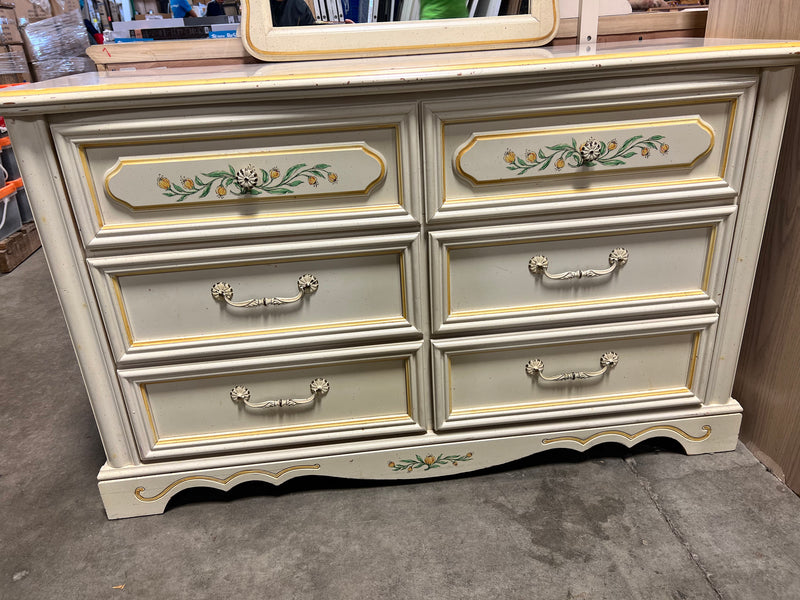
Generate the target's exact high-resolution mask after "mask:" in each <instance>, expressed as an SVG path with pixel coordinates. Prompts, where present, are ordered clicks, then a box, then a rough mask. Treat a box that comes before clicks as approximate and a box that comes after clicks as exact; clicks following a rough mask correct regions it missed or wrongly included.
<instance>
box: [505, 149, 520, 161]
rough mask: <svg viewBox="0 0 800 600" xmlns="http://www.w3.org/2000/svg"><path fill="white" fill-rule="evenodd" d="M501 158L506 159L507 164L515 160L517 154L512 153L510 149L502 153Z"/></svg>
mask: <svg viewBox="0 0 800 600" xmlns="http://www.w3.org/2000/svg"><path fill="white" fill-rule="evenodd" d="M503 160H504V161H506V162H507V163H508V164H511V163H513V162H514V161H515V160H517V155H516V154H514V153H513V152H512V151H511V150H506V153H505V154H503Z"/></svg>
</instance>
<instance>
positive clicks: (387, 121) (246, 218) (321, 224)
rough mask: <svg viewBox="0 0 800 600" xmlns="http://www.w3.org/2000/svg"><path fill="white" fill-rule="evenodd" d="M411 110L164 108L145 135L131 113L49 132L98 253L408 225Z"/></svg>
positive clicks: (411, 213) (146, 122) (143, 124)
mask: <svg viewBox="0 0 800 600" xmlns="http://www.w3.org/2000/svg"><path fill="white" fill-rule="evenodd" d="M413 108H414V107H413V106H411V105H392V106H381V105H377V106H373V107H372V108H366V107H365V108H364V110H363V113H362V111H360V110H358V109H354V108H352V107H348V109H347V110H346V112H343V111H344V110H345V109H344V108H343V107H340V106H331V107H329V110H321V109H320V108H317V107H314V108H311V107H305V108H303V107H298V106H293V107H291V109H290V108H289V107H286V106H280V105H278V106H276V105H271V106H268V107H265V106H263V105H262V106H256V105H253V104H243V105H240V106H223V107H220V108H219V110H218V111H215V112H214V114H213V116H212V115H203V114H202V109H201V110H200V112H199V113H197V114H193V115H192V116H187V111H186V110H174V109H173V110H165V111H164V113H163V116H161V118H160V119H159V122H158V125H157V126H155V125H154V123H153V121H152V118H151V117H150V116H141V117H140V118H138V119H137V118H136V116H137V115H134V116H133V117H131V118H129V119H126V120H124V121H114V120H111V121H107V120H106V119H105V118H104V119H103V122H102V123H94V122H91V121H89V120H87V121H78V122H75V121H74V120H72V121H65V122H64V123H63V124H60V123H57V124H55V125H54V126H53V132H54V139H55V142H56V146H57V149H58V151H59V156H60V159H61V161H62V163H63V164H64V165H65V167H66V168H65V169H64V174H65V181H66V184H67V187H68V189H69V192H70V197H71V199H72V202H73V205H74V207H75V211H76V216H77V217H78V219H79V221H80V222H81V225H82V227H81V232H82V234H83V236H84V241H85V243H86V244H87V245H89V246H90V247H98V248H99V247H103V246H111V245H121V244H131V243H138V242H139V241H140V240H143V239H145V237H143V236H146V239H147V241H148V242H149V243H155V242H158V241H160V240H163V241H170V240H173V239H175V238H178V239H179V240H180V241H186V240H188V239H199V238H202V239H208V237H209V235H211V233H210V230H216V231H215V232H214V235H216V236H220V235H224V232H219V229H220V228H224V229H225V230H226V231H227V232H228V233H231V234H232V233H234V230H238V231H242V230H247V232H248V233H253V232H257V233H259V234H260V235H275V234H280V233H284V232H286V231H298V230H299V231H301V232H302V231H303V230H305V229H308V228H313V229H314V230H317V231H319V230H321V229H326V228H327V229H329V230H331V229H342V228H346V227H347V226H348V225H352V226H355V224H354V221H357V220H359V219H378V220H381V219H388V221H389V222H391V221H392V220H394V222H395V224H397V223H409V222H414V221H416V215H415V213H416V210H415V209H414V208H413V202H412V201H410V200H409V195H411V196H413V197H417V196H418V194H417V193H414V192H413V191H411V193H410V194H409V192H410V190H412V189H413V187H414V186H415V185H416V184H415V183H414V181H413V176H412V175H410V173H409V172H408V171H407V165H413V164H414V162H415V161H416V160H417V158H416V157H417V154H416V150H412V149H411V148H410V146H409V141H408V139H409V135H411V134H412V133H413V135H414V136H416V135H417V134H416V124H415V120H414V119H415V116H414V114H413V112H412V111H413ZM356 113H357V114H359V118H358V119H356V118H355V117H354V116H353V115H354V114H356ZM333 115H345V116H343V117H342V118H336V119H334V118H333ZM348 115H349V116H348ZM362 117H363V118H362ZM414 171H415V170H414V169H413V168H412V169H411V172H414Z"/></svg>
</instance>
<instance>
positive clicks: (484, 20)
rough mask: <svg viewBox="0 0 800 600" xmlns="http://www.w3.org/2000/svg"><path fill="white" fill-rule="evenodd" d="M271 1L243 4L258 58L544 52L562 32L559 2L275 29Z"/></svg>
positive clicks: (246, 32) (250, 47) (538, 0)
mask: <svg viewBox="0 0 800 600" xmlns="http://www.w3.org/2000/svg"><path fill="white" fill-rule="evenodd" d="M269 2H270V0H242V25H241V27H242V42H243V43H244V47H245V49H246V50H247V52H249V53H250V54H251V55H252V56H254V57H255V58H257V59H259V60H262V61H268V62H279V61H294V60H319V59H334V58H360V57H366V56H395V55H404V54H431V53H441V52H466V51H474V50H497V49H503V48H522V47H529V46H542V45H544V44H546V43H547V42H549V41H550V40H551V39H553V37H554V36H555V34H556V30H557V29H558V0H529V4H530V12H529V13H528V14H525V15H507V16H502V17H473V18H467V19H437V20H430V21H392V22H383V23H356V24H347V25H345V24H332V25H319V26H305V27H273V26H272V13H271V11H270V7H269Z"/></svg>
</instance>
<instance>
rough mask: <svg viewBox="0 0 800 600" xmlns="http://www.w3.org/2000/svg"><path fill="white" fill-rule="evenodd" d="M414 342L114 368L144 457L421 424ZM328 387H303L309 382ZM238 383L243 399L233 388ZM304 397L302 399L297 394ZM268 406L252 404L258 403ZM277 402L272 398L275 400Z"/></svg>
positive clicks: (412, 428)
mask: <svg viewBox="0 0 800 600" xmlns="http://www.w3.org/2000/svg"><path fill="white" fill-rule="evenodd" d="M420 348H421V343H420V342H416V343H412V344H404V345H398V346H388V347H385V346H384V347H370V348H362V349H353V350H350V351H347V352H342V351H338V352H336V351H333V352H327V353H326V352H318V353H305V354H296V355H291V354H282V355H280V356H278V357H273V358H272V360H270V359H263V358H254V359H249V360H244V359H237V360H231V361H225V362H217V363H199V364H191V365H188V364H187V365H185V366H183V367H175V368H165V367H163V366H159V367H149V368H143V369H123V370H120V380H121V382H122V388H123V392H124V394H125V396H126V402H127V403H128V406H129V409H130V411H131V414H132V415H133V419H132V425H133V427H134V431H135V432H136V434H137V439H138V440H139V446H140V452H141V453H142V455H143V457H147V458H160V457H163V456H165V455H166V456H170V457H176V456H185V455H191V454H207V453H209V452H210V451H212V452H213V451H214V450H215V448H216V447H218V446H221V445H224V450H225V451H231V450H236V449H239V450H243V449H247V448H248V447H251V448H252V447H254V446H255V447H258V448H268V447H270V446H280V447H286V446H287V445H292V444H295V445H296V444H300V443H305V444H312V445H313V444H314V443H319V442H322V441H324V440H326V439H327V440H330V439H335V440H340V441H342V440H347V439H358V438H365V437H375V436H378V435H398V434H403V433H405V434H408V433H411V434H418V433H422V432H424V431H425V430H424V428H423V427H421V426H420V424H419V423H420V421H421V420H422V419H423V418H424V416H425V414H426V409H425V407H423V406H422V405H421V402H422V399H421V396H420V393H421V389H422V388H421V384H420V380H419V378H420V377H421V368H422V365H421V364H420V361H421V352H420ZM318 380H325V382H326V386H327V387H326V389H327V391H326V392H325V391H323V392H320V393H312V391H311V390H310V387H311V384H312V383H313V382H314V381H318ZM240 387H241V388H244V389H245V390H246V392H245V393H246V394H249V395H248V396H247V399H248V401H249V403H250V404H252V405H254V406H249V405H247V404H245V403H244V402H243V401H242V400H241V398H238V401H237V400H235V398H237V396H236V395H235V394H234V390H236V389H237V388H240ZM306 400H308V402H307V403H303V402H304V401H306ZM265 403H267V404H269V403H271V405H267V406H263V407H259V406H260V405H263V404H265ZM276 404H277V405H276Z"/></svg>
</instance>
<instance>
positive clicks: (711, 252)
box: [445, 223, 719, 320]
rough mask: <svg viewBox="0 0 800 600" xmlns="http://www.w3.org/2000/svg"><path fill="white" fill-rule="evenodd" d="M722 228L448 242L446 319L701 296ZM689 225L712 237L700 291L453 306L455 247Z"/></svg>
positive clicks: (701, 226) (708, 226)
mask: <svg viewBox="0 0 800 600" xmlns="http://www.w3.org/2000/svg"><path fill="white" fill-rule="evenodd" d="M718 228H719V223H712V224H707V223H703V224H695V225H686V226H677V225H676V226H673V227H651V228H644V229H627V230H619V231H613V232H600V233H587V234H582V235H561V236H555V237H541V238H537V237H535V236H534V237H532V238H528V239H524V240H514V241H504V242H488V243H466V244H460V245H457V247H455V248H454V247H453V245H448V246H447V248H446V263H447V264H446V273H445V277H446V281H447V316H446V320H448V319H450V317H455V318H459V317H475V316H482V315H502V314H514V313H519V312H526V311H538V310H545V309H549V308H571V307H577V306H595V305H599V304H613V303H620V302H636V301H640V300H661V299H668V298H685V297H689V296H701V295H703V294H704V293H705V294H707V293H708V282H709V279H710V277H711V265H712V262H713V260H712V259H713V257H714V248H715V246H716V239H717V229H718ZM690 229H709V230H710V233H709V238H708V251H707V254H706V260H705V267H704V271H703V276H702V278H701V288H700V290H699V291H694V290H683V291H676V292H664V293H660V294H643V295H638V296H617V297H611V298H598V299H595V300H575V301H570V302H553V303H550V304H531V305H527V306H520V307H507V308H491V309H484V310H470V311H455V312H454V311H453V306H452V290H451V281H452V277H451V272H450V253H451V251H452V250H453V249H455V250H464V249H470V248H489V247H492V246H513V245H518V244H531V243H538V242H541V243H543V244H544V243H550V242H560V241H564V240H582V239H592V238H602V237H610V236H616V235H628V234H630V235H639V234H647V233H661V232H664V231H686V230H690Z"/></svg>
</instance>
